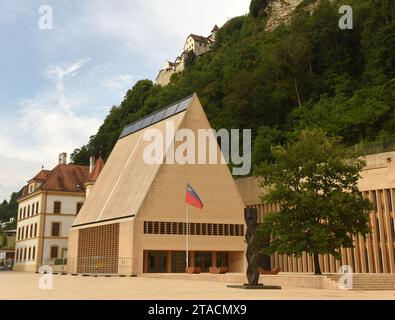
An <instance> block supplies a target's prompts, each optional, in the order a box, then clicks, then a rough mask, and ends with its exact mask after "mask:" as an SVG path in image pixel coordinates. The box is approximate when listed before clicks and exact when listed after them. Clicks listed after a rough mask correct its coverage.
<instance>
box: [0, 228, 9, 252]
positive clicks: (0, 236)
mask: <svg viewBox="0 0 395 320" xmlns="http://www.w3.org/2000/svg"><path fill="white" fill-rule="evenodd" d="M7 244H8V240H7V236H6V234H5V232H1V231H0V248H7Z"/></svg>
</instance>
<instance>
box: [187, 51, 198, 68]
mask: <svg viewBox="0 0 395 320" xmlns="http://www.w3.org/2000/svg"><path fill="white" fill-rule="evenodd" d="M196 58H197V57H196V53H195V51H193V50H191V51H188V53H187V54H186V57H185V68H191V67H192V66H194V65H195V62H196Z"/></svg>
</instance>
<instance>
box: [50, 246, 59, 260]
mask: <svg viewBox="0 0 395 320" xmlns="http://www.w3.org/2000/svg"><path fill="white" fill-rule="evenodd" d="M58 251H59V248H58V246H52V247H51V251H50V254H49V256H50V257H51V259H57V258H58Z"/></svg>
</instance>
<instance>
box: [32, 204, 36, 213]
mask: <svg viewBox="0 0 395 320" xmlns="http://www.w3.org/2000/svg"><path fill="white" fill-rule="evenodd" d="M35 205H36V204H35V203H33V204H32V216H34V206H35Z"/></svg>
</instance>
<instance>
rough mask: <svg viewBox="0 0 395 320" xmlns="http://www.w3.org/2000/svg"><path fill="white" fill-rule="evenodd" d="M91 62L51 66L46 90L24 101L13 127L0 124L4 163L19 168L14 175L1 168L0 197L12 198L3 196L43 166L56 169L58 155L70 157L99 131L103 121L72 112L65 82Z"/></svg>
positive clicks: (0, 146) (7, 124) (0, 148)
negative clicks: (66, 154)
mask: <svg viewBox="0 0 395 320" xmlns="http://www.w3.org/2000/svg"><path fill="white" fill-rule="evenodd" d="M88 61H89V59H83V60H80V61H76V62H72V63H62V64H58V65H49V66H48V68H47V69H46V70H45V72H44V74H45V75H46V76H47V77H48V80H49V81H50V85H49V86H48V87H47V88H46V90H45V91H43V92H41V93H39V94H37V95H36V96H35V97H34V98H31V99H24V100H23V101H21V102H20V105H19V106H20V108H21V111H20V112H19V118H18V119H15V121H14V122H13V123H5V121H2V122H3V123H0V124H1V129H0V157H1V159H2V160H1V162H2V164H3V163H7V164H8V165H9V166H11V165H12V163H15V164H17V165H16V166H15V167H14V168H13V170H11V171H10V167H9V166H4V165H2V166H0V177H1V179H2V181H0V184H2V188H1V189H0V196H2V197H8V196H9V194H3V192H6V191H9V190H14V191H15V190H17V189H18V188H20V187H21V186H22V185H23V184H24V183H25V182H26V180H28V179H30V178H31V177H32V175H34V174H35V173H37V172H38V171H39V170H40V168H41V165H44V166H45V167H46V168H52V167H53V166H55V165H56V160H57V155H58V154H59V153H61V152H64V151H65V152H67V153H68V154H70V153H71V152H72V151H73V150H74V149H75V148H76V147H79V146H81V145H82V144H85V143H86V142H87V141H88V139H89V136H90V135H92V133H94V132H95V131H96V130H97V128H98V127H99V125H100V123H101V119H98V118H90V117H84V116H81V115H77V114H76V113H75V112H74V111H73V105H71V104H70V99H69V98H68V96H67V93H68V90H67V86H66V85H65V81H67V80H70V79H71V78H73V77H76V76H77V74H78V71H79V70H80V69H81V68H82V67H83V66H84V65H85V64H86V63H87V62H88ZM32 168H35V170H32ZM10 172H12V174H10ZM11 176H14V179H13V180H11V179H10V177H11ZM12 188H13V189H12Z"/></svg>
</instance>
